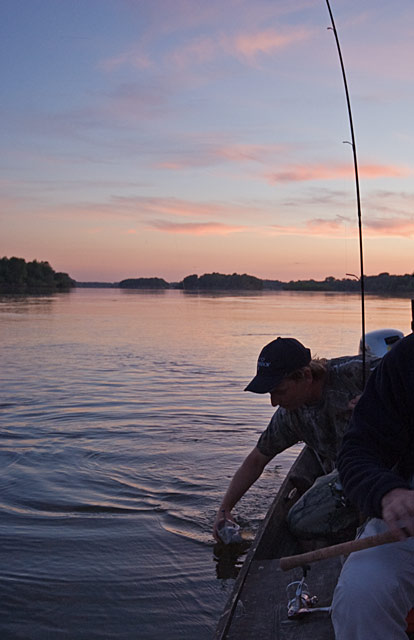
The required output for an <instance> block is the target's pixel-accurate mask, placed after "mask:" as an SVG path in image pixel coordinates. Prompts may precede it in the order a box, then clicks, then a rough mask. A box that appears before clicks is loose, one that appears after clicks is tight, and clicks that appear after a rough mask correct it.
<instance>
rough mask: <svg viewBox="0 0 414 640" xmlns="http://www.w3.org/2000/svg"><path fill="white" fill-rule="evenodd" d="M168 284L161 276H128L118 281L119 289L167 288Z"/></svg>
mask: <svg viewBox="0 0 414 640" xmlns="http://www.w3.org/2000/svg"><path fill="white" fill-rule="evenodd" d="M169 286H170V285H169V284H168V282H166V281H165V280H163V279H162V278H128V279H127V280H122V281H121V282H120V283H119V287H120V288H121V289H168V288H169Z"/></svg>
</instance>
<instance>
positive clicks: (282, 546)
mask: <svg viewBox="0 0 414 640" xmlns="http://www.w3.org/2000/svg"><path fill="white" fill-rule="evenodd" d="M412 313H413V319H412V327H414V303H413V302H412ZM402 337H403V334H402V332H401V331H397V330H393V329H386V330H385V329H384V330H379V331H373V332H370V333H368V334H366V340H365V344H366V348H367V351H369V352H370V353H371V354H376V355H378V356H380V357H382V356H383V355H384V354H385V353H386V351H387V350H388V349H390V348H391V347H392V345H393V344H394V343H395V342H396V341H397V340H399V339H400V338H402ZM323 473H324V471H323V468H322V466H321V463H320V461H319V459H318V457H317V456H316V454H315V453H314V452H313V450H312V449H310V448H309V447H308V446H304V448H303V449H302V451H301V453H300V454H299V456H298V457H297V459H296V461H295V462H294V463H293V465H292V467H291V469H290V471H289V473H288V475H287V476H286V478H285V480H284V482H283V484H282V486H281V487H280V489H279V491H278V493H277V495H276V497H275V499H274V501H273V503H272V504H271V506H270V508H269V510H268V512H267V514H266V517H265V519H264V520H263V522H262V524H261V526H260V527H259V530H258V532H257V534H256V537H255V539H254V541H253V543H252V546H251V547H250V549H249V552H248V554H247V556H246V559H245V561H244V563H243V565H242V567H241V569H240V572H239V574H238V576H237V578H236V580H235V583H234V587H233V591H232V593H231V594H230V597H229V598H228V601H227V603H226V605H225V608H224V611H223V612H222V614H221V617H220V619H219V622H218V625H217V628H216V632H215V636H214V640H236V639H237V640H256V639H257V638H260V640H305V638H306V639H308V638H315V639H316V640H334V631H333V627H332V623H331V619H330V611H329V609H330V605H331V603H332V597H333V591H334V589H335V585H336V583H337V580H338V577H339V573H340V571H341V567H342V559H341V556H340V555H334V556H333V557H327V558H325V559H323V560H320V561H319V562H315V563H313V564H312V565H310V566H308V567H307V568H306V570H305V572H306V576H304V569H303V566H302V565H299V566H297V567H295V568H293V569H290V570H287V571H286V570H283V569H282V568H281V558H286V557H287V556H293V555H296V554H301V553H302V552H303V547H302V545H301V542H300V541H299V540H298V539H296V538H295V537H294V536H293V535H292V533H291V532H290V530H289V528H288V526H287V522H286V516H287V514H288V511H289V509H290V508H291V507H292V506H293V505H294V504H295V502H296V501H297V500H298V499H299V498H300V496H301V495H302V494H303V493H304V492H305V491H307V489H309V488H310V487H311V486H312V485H313V483H314V482H315V480H316V479H317V478H318V477H319V476H321V475H323ZM352 537H353V536H350V538H352ZM319 546H320V544H319ZM317 547H318V543H317V542H316V541H315V543H314V548H317ZM282 564H283V561H282ZM407 629H408V630H409V632H410V635H409V637H410V638H412V639H413V640H414V613H413V612H411V614H410V616H409V618H408V623H407Z"/></svg>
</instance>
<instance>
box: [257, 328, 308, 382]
mask: <svg viewBox="0 0 414 640" xmlns="http://www.w3.org/2000/svg"><path fill="white" fill-rule="evenodd" d="M311 359H312V358H311V352H310V349H307V348H306V347H304V346H303V344H302V343H301V342H299V340H295V338H276V340H273V341H272V342H269V344H267V345H266V346H265V347H263V349H262V350H261V352H260V354H259V359H258V361H257V374H256V375H255V377H254V378H253V380H252V381H251V382H250V383H249V384H248V385H247V387H246V388H245V391H253V393H269V391H272V389H274V388H275V387H277V385H278V384H279V383H280V382H282V380H283V378H286V376H288V375H289V374H290V373H292V372H293V371H295V370H296V369H300V368H301V367H305V366H306V365H307V364H309V362H310V361H311Z"/></svg>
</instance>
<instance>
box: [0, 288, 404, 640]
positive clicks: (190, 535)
mask: <svg viewBox="0 0 414 640" xmlns="http://www.w3.org/2000/svg"><path fill="white" fill-rule="evenodd" d="M410 321H411V312H410V303H409V300H408V299H404V298H381V297H378V296H368V297H367V330H373V329H378V328H382V327H393V328H396V329H400V330H402V331H403V332H404V333H408V332H409V331H410ZM0 323H1V334H0V346H1V358H2V367H1V378H2V379H1V398H0V420H1V432H0V436H1V441H0V462H1V467H2V477H1V498H0V637H1V638H2V640H17V639H21V640H49V639H50V640H52V639H53V640H59V639H62V640H83V639H85V640H93V639H106V638H108V639H109V638H117V640H135V639H139V640H156V639H157V640H158V639H160V638H163V639H166V640H193V639H194V640H207V639H209V638H211V637H212V634H213V630H214V627H215V624H216V622H217V619H218V617H219V615H220V611H221V609H222V608H223V606H224V603H225V601H226V598H227V596H228V593H229V591H230V589H231V587H232V584H233V581H234V577H235V575H236V574H237V570H238V567H239V566H240V563H241V562H242V561H243V556H240V557H238V558H234V557H233V558H232V557H223V556H219V555H218V554H217V549H216V548H215V546H214V540H213V538H212V535H211V527H212V521H213V519H214V514H215V511H216V508H217V506H218V504H219V502H220V499H221V496H222V494H223V491H224V489H225V488H226V486H227V484H228V482H229V479H230V478H231V476H232V474H233V472H234V471H235V469H236V468H237V466H238V465H239V464H240V462H241V461H242V460H243V458H244V456H245V455H246V454H247V453H248V452H249V450H250V449H251V448H252V447H253V446H254V445H255V443H256V440H257V438H258V435H259V434H260V433H261V431H262V430H263V429H264V428H265V426H266V425H267V422H268V420H269V419H270V417H271V415H272V408H271V406H270V403H269V400H268V398H267V397H266V396H257V395H256V394H250V393H244V392H243V388H244V386H245V385H246V384H247V382H248V381H249V380H250V378H251V377H252V376H253V375H254V373H255V365H256V358H257V355H258V352H259V351H260V349H261V347H262V346H263V345H264V344H266V343H267V342H269V341H270V340H272V339H273V338H275V337H277V336H278V335H282V336H294V337H296V338H298V339H299V340H301V341H302V342H303V343H304V344H305V345H306V346H308V347H310V348H311V350H312V353H313V355H316V356H319V357H335V356H339V355H345V354H354V353H356V352H357V349H358V342H359V337H360V301H359V298H358V296H355V295H352V294H347V295H344V294H335V293H329V294H321V293H304V292H291V293H290V292H263V293H237V294H236V293H235V294H228V293H211V294H197V293H184V292H182V291H160V292H142V291H124V290H118V289H79V290H74V291H73V292H71V293H68V294H57V295H50V296H2V297H1V298H0ZM297 451H298V447H294V448H293V449H292V450H290V451H288V452H286V453H284V454H282V455H281V456H279V457H278V458H277V459H276V460H275V461H272V463H270V465H269V466H268V468H267V469H266V471H265V473H264V474H263V476H262V478H261V479H260V481H258V482H257V483H256V485H255V486H254V487H253V488H252V489H251V490H250V492H249V493H248V494H247V495H246V496H245V497H244V498H243V500H242V501H241V502H240V504H239V505H238V507H237V509H236V511H235V513H236V514H237V516H238V518H239V519H240V522H241V523H242V525H243V527H244V528H245V531H246V535H247V536H249V535H250V536H253V535H254V532H255V531H256V530H257V527H258V524H259V522H260V520H261V519H262V517H263V516H264V514H265V512H266V510H267V507H268V506H269V504H270V502H271V500H272V497H273V496H274V494H275V491H276V489H277V487H278V486H279V485H280V483H281V481H282V479H283V477H284V476H285V474H286V473H287V471H288V469H289V466H290V464H291V463H292V461H293V459H294V457H295V456H296V454H297Z"/></svg>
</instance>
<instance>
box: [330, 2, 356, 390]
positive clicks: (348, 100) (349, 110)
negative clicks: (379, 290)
mask: <svg viewBox="0 0 414 640" xmlns="http://www.w3.org/2000/svg"><path fill="white" fill-rule="evenodd" d="M326 4H327V7H328V11H329V16H330V18H331V23H332V27H328V29H331V30H332V31H333V33H334V36H335V42H336V47H337V49H338V56H339V62H340V65H341V70H342V78H343V81H344V87H345V96H346V104H347V108H348V117H349V126H350V130H351V142H348V144H350V145H351V147H352V153H353V157H354V173H355V188H356V200H357V213H358V233H359V266H360V277H359V283H360V289H361V324H362V339H361V348H362V384H363V386H365V361H366V353H365V284H364V251H363V242H362V213H361V195H360V190H359V176H358V159H357V148H356V142H355V133H354V124H353V120H352V110H351V100H350V98H349V91H348V83H347V80H346V73H345V65H344V61H343V58H342V52H341V46H340V44H339V38H338V32H337V30H336V26H335V20H334V17H333V14H332V10H331V6H330V4H329V0H326ZM345 142H347V141H345Z"/></svg>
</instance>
